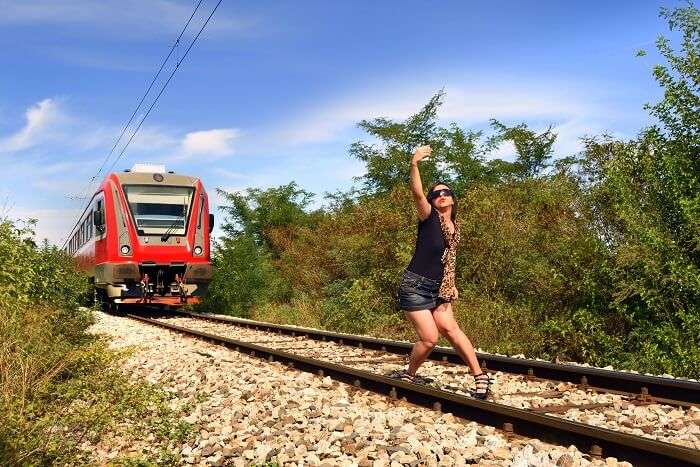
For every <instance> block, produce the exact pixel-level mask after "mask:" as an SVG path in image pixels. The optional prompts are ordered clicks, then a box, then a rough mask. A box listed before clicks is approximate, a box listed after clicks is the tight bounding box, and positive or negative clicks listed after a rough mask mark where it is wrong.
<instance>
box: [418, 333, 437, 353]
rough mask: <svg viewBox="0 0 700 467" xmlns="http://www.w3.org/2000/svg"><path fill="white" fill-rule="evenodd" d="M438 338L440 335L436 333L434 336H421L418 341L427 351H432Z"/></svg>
mask: <svg viewBox="0 0 700 467" xmlns="http://www.w3.org/2000/svg"><path fill="white" fill-rule="evenodd" d="M439 338H440V335H439V334H438V333H437V332H436V333H435V334H432V333H430V334H426V335H423V336H421V338H420V340H421V342H422V343H423V345H425V346H426V347H428V348H429V349H432V348H433V347H435V346H436V345H437V342H438V339H439Z"/></svg>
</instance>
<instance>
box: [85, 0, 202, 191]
mask: <svg viewBox="0 0 700 467" xmlns="http://www.w3.org/2000/svg"><path fill="white" fill-rule="evenodd" d="M203 1H204V0H199V2H197V5H196V6H195V7H194V10H192V14H191V15H190V17H189V18H188V19H187V22H186V23H185V25H184V26H183V28H182V31H180V34H179V35H178V36H177V39H175V42H174V43H173V45H172V47H170V51H169V52H168V55H166V57H165V58H164V59H163V62H162V63H161V64H160V68H158V71H157V72H156V74H155V75H154V76H153V79H152V80H151V84H149V85H148V89H146V92H145V93H144V94H143V96H141V99H140V100H139V103H138V104H137V105H136V108H135V109H134V111H133V112H132V113H131V116H130V117H129V120H128V121H127V122H126V125H124V128H123V129H122V131H121V133H120V134H119V137H118V138H117V140H116V141H115V142H114V145H113V146H112V149H110V151H109V153H108V154H107V156H106V157H105V158H104V160H103V161H102V164H101V165H100V168H99V169H97V172H96V173H95V175H93V176H92V178H90V181H89V182H88V184H87V186H86V187H85V188H84V189H83V190H82V191H80V193H79V194H78V196H80V195H81V194H84V196H85V197H89V196H90V193H89V192H88V190H89V189H90V185H91V184H92V182H94V181H95V180H96V179H97V177H99V176H100V174H101V173H102V169H104V167H105V165H106V164H107V161H109V159H110V157H112V154H114V150H115V149H116V148H117V146H118V145H119V142H120V141H121V140H122V138H123V137H124V134H125V133H126V130H127V129H129V126H130V125H131V122H132V121H133V120H134V117H135V116H136V114H137V113H138V111H139V110H140V109H141V105H143V102H144V101H145V100H146V97H148V94H150V92H151V89H153V85H154V84H155V83H156V81H157V80H158V77H159V76H160V73H161V72H162V71H163V68H165V65H166V63H168V60H170V57H171V56H172V55H173V52H174V51H175V50H176V49H177V47H178V46H179V45H180V39H182V36H183V35H184V34H185V31H187V27H188V26H189V25H190V23H191V22H192V18H194V15H195V14H196V13H197V10H199V7H200V5H201V4H202V2H203Z"/></svg>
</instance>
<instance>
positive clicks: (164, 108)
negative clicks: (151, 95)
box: [0, 0, 678, 242]
mask: <svg viewBox="0 0 700 467" xmlns="http://www.w3.org/2000/svg"><path fill="white" fill-rule="evenodd" d="M195 3H196V2H195V1H193V0H189V1H185V0H179V1H176V0H152V1H151V0H101V1H100V2H95V1H89V0H65V1H58V0H0V11H2V12H3V14H2V15H0V50H2V67H1V68H0V162H2V164H3V166H4V167H5V168H6V169H5V170H4V171H3V173H2V174H0V215H3V214H4V215H7V216H9V217H11V218H27V217H36V218H38V219H39V225H38V229H37V230H38V235H39V236H40V237H47V238H49V239H50V240H51V241H53V242H59V241H60V239H61V237H62V236H64V235H65V234H66V233H67V232H68V230H70V227H71V226H72V224H73V222H74V220H75V216H76V215H77V214H78V213H79V212H80V211H81V208H82V202H81V201H79V200H74V199H71V198H70V197H69V195H74V194H79V193H81V192H82V191H83V190H85V188H86V185H87V183H88V180H89V179H90V177H92V176H93V175H94V174H95V172H96V171H97V169H98V167H99V166H100V164H101V162H102V160H103V159H104V158H105V156H106V155H107V154H108V153H109V150H110V148H111V147H112V145H113V144H114V142H115V140H116V138H117V136H118V135H119V132H120V130H121V127H122V126H123V125H124V123H126V120H127V119H128V117H129V116H130V114H131V112H132V111H133V109H134V107H135V105H136V104H137V102H138V99H139V98H140V96H141V95H142V93H143V92H144V91H145V89H146V87H147V85H148V83H149V82H150V80H151V78H152V76H153V74H154V72H155V71H156V69H157V67H158V65H159V64H160V62H161V60H162V59H163V58H164V57H165V55H166V54H167V52H168V50H169V49H170V46H171V45H172V43H173V41H174V39H175V38H176V37H177V35H178V33H179V31H180V29H181V27H182V26H183V25H184V23H185V21H186V20H187V18H188V17H189V15H190V14H191V12H192V9H193V7H194V5H195ZM215 3H216V0H205V1H204V3H203V5H202V8H201V10H200V14H198V15H197V16H196V17H195V19H194V20H193V22H192V25H191V26H190V30H189V32H188V33H187V34H186V35H185V39H184V41H185V44H186V43H187V42H188V39H190V38H191V37H192V33H193V32H196V30H197V29H198V28H199V26H200V25H201V24H202V21H203V20H204V17H203V16H202V15H203V14H205V13H208V11H210V10H211V8H212V7H213V6H214V4H215ZM677 4H678V3H676V2H657V1H617V2H605V1H587V2H561V1H537V2H535V1H494V2H482V3H481V4H479V5H476V4H474V2H462V1H445V2H424V1H421V2H419V1H385V2H372V1H353V2H329V1H301V2H254V1H245V2H244V1H232V0H224V1H223V3H222V5H221V7H220V9H219V10H218V11H217V13H216V15H215V16H214V18H213V20H212V23H211V24H210V26H209V27H208V28H207V29H206V30H205V32H204V33H203V35H202V37H201V38H200V41H199V42H198V43H197V45H196V46H195V47H194V48H193V49H192V51H191V53H190V55H189V56H188V57H187V59H186V60H185V62H184V63H183V65H182V67H181V69H180V70H179V71H178V73H177V74H176V75H175V78H174V79H173V81H172V82H171V84H170V86H169V87H168V89H167V90H166V91H165V94H164V95H163V97H162V98H161V99H160V101H159V102H158V104H157V106H156V107H155V109H154V111H153V113H152V114H151V115H150V116H149V118H148V119H147V120H146V123H145V124H144V126H143V128H142V129H141V131H140V132H139V134H138V135H137V136H136V138H135V139H134V141H133V143H132V144H131V146H130V147H129V148H128V149H127V151H126V152H125V154H124V156H123V158H122V159H121V160H120V161H119V162H118V164H117V165H116V168H117V169H119V170H121V169H124V168H129V167H131V166H132V165H133V163H134V162H161V163H165V164H166V165H167V167H168V168H169V169H173V170H176V171H177V172H181V173H187V174H192V175H198V176H200V177H201V178H202V179H203V181H204V183H205V186H206V187H207V189H208V191H209V192H210V193H214V191H215V188H217V187H220V188H224V189H227V190H241V189H244V188H246V187H261V188H266V187H270V186H276V185H280V184H283V183H288V182H289V181H291V180H295V181H297V183H299V184H300V185H301V186H302V187H304V188H305V189H307V190H310V191H312V192H315V193H323V192H324V191H334V190H336V189H339V188H347V187H349V186H350V185H351V183H352V177H353V176H357V175H361V174H362V173H363V166H362V164H361V163H360V162H359V161H355V160H353V159H351V158H350V157H349V156H348V147H349V145H350V144H351V143H352V142H354V141H357V140H358V139H362V138H364V135H363V134H362V132H361V131H359V130H358V129H357V128H356V126H355V124H356V123H357V122H358V121H359V120H361V119H363V118H371V117H378V116H385V117H389V118H397V119H400V118H405V117H407V116H408V115H410V114H412V113H414V112H415V111H416V110H418V109H419V108H420V107H421V106H422V105H424V104H425V103H426V102H427V100H428V99H429V98H430V96H432V95H433V94H434V93H435V92H437V91H438V90H439V89H441V88H444V89H445V91H446V96H445V103H444V105H443V106H442V108H441V111H440V118H441V119H442V120H443V121H444V122H445V123H447V122H450V121H455V122H457V123H459V124H460V125H462V126H463V127H465V128H483V127H484V126H485V125H486V124H487V122H488V119H489V118H492V117H493V118H498V119H500V120H502V121H504V122H506V123H519V122H523V121H524V122H527V123H529V124H530V125H532V126H533V127H534V128H545V127H546V126H547V125H549V124H552V125H554V126H555V128H556V131H557V132H558V133H559V135H560V137H559V142H558V143H557V146H556V150H557V154H558V155H560V156H563V155H567V154H570V153H572V152H575V151H576V150H577V148H578V147H579V146H578V145H579V143H578V138H579V137H581V136H583V135H586V134H598V133H601V132H603V131H607V132H610V133H613V134H616V135H619V136H621V137H628V136H633V135H634V134H635V133H636V132H637V131H638V130H639V129H640V128H641V127H642V126H643V125H645V124H647V123H649V121H650V120H649V118H648V116H647V113H646V111H644V110H643V108H642V106H643V105H644V104H645V103H646V102H650V101H651V102H653V101H655V100H656V99H657V98H658V96H659V90H658V87H657V85H656V83H655V82H654V80H653V79H652V77H651V68H652V66H653V65H655V64H657V63H660V58H659V56H658V55H657V54H656V53H655V52H654V45H653V44H654V41H655V39H656V38H657V37H658V35H659V34H667V33H668V31H667V26H666V24H665V23H664V22H663V20H661V19H659V18H658V11H659V8H660V7H661V6H675V5H677ZM184 48H185V47H184V46H181V47H180V48H179V50H178V52H177V53H176V55H178V54H179V55H180V56H181V55H182V53H184ZM640 48H644V49H646V50H647V51H648V52H649V54H648V55H647V56H646V57H642V58H637V57H635V52H636V51H637V50H638V49H640ZM173 64H174V62H171V63H169V64H168V65H167V66H166V71H170V70H172V66H173ZM494 156H498V157H502V158H505V159H512V158H513V151H512V148H509V147H507V146H504V147H502V148H500V149H499V151H498V152H497V153H496V154H495V155H494ZM212 198H213V199H214V198H215V197H213V196H212ZM214 202H215V203H216V199H214ZM318 202H321V199H320V197H319V201H318Z"/></svg>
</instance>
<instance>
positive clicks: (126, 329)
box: [92, 313, 631, 467]
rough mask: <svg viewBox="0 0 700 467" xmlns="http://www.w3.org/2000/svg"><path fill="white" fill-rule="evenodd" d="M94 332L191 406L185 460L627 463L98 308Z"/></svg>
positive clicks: (139, 372)
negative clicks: (130, 349)
mask: <svg viewBox="0 0 700 467" xmlns="http://www.w3.org/2000/svg"><path fill="white" fill-rule="evenodd" d="M92 332H95V333H100V334H105V335H107V336H109V337H110V338H111V342H112V344H111V345H112V346H113V347H115V348H124V347H132V346H133V348H134V352H133V353H132V354H131V356H130V357H129V358H128V360H127V361H126V362H125V370H126V371H127V372H129V373H130V374H131V375H132V376H133V377H134V378H136V379H141V380H146V381H148V382H151V383H158V384H160V385H161V386H162V387H163V388H164V389H165V390H166V391H168V392H170V393H171V394H172V395H173V396H174V397H173V400H172V401H171V405H172V406H173V407H188V408H189V410H187V411H186V413H185V414H184V417H183V420H184V421H185V422H187V423H189V424H191V425H192V426H193V427H194V433H195V434H194V436H192V437H191V439H190V440H189V441H187V442H186V443H185V444H182V445H174V446H171V448H172V450H173V451H174V452H175V453H176V454H177V456H178V457H179V459H178V462H180V463H181V464H194V465H234V466H245V465H251V464H264V463H266V462H268V463H277V464H278V465H290V466H295V465H296V466H302V465H319V466H335V465H341V466H391V467H397V466H400V465H426V466H447V465H469V464H472V465H480V466H496V465H512V466H518V467H525V466H588V465H601V466H602V465H606V466H620V467H623V466H625V467H626V466H630V465H631V464H629V463H627V462H622V461H618V460H617V459H615V458H607V459H602V460H600V459H593V460H592V461H591V459H589V458H588V455H583V454H582V453H581V452H580V451H578V450H577V449H576V448H575V447H573V446H571V447H568V448H566V447H560V446H554V445H551V444H548V443H543V442H541V441H539V440H535V439H528V438H523V437H520V436H515V437H513V438H512V439H508V438H507V437H506V435H505V434H504V433H502V432H500V431H499V430H496V429H494V428H492V427H487V426H483V425H478V424H476V423H474V422H469V421H465V420H461V419H458V418H456V417H453V416H452V415H451V414H441V413H438V412H434V411H431V410H428V409H425V408H421V407H416V406H412V405H410V404H407V403H405V402H402V401H395V400H391V399H388V398H386V397H384V396H381V395H378V394H374V393H370V392H367V391H364V390H359V389H356V388H354V387H352V386H349V385H346V384H343V383H338V382H336V381H333V380H331V379H330V378H329V377H325V378H322V377H319V376H316V375H313V374H310V373H304V372H301V371H297V370H293V369H290V368H288V367H286V366H284V365H281V364H279V363H270V362H267V361H264V360H260V359H256V358H252V357H250V356H248V355H244V354H241V353H237V352H235V351H232V350H229V349H226V348H223V347H220V346H216V345H213V344H209V343H206V342H203V341H200V340H197V339H194V338H190V337H186V336H182V335H179V334H177V333H173V332H170V331H168V330H165V329H161V328H157V327H154V326H150V325H147V324H145V323H140V322H136V321H134V320H130V319H128V318H121V317H115V316H111V315H106V314H103V313H97V323H96V324H95V325H94V326H93V328H92ZM150 438H151V439H152V437H150ZM148 439H149V434H147V433H144V434H143V436H142V438H141V440H139V442H138V443H134V442H133V440H124V443H123V444H121V445H120V444H119V439H116V440H110V445H109V446H95V447H94V452H95V455H96V457H97V459H96V461H97V462H99V463H104V462H108V461H109V460H110V459H111V458H114V457H115V456H123V455H127V454H129V453H134V452H137V451H138V449H142V450H144V451H146V452H149V451H150V452H155V451H156V450H157V447H156V446H152V445H149V443H148Z"/></svg>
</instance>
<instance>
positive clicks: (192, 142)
mask: <svg viewBox="0 0 700 467" xmlns="http://www.w3.org/2000/svg"><path fill="white" fill-rule="evenodd" d="M240 134H241V132H240V131H239V130H237V129H235V128H216V129H212V130H203V131H193V132H190V133H187V134H186V135H185V137H184V139H183V140H182V144H181V148H180V158H188V157H193V156H204V157H212V158H219V157H225V156H230V155H231V154H233V153H234V148H233V141H234V140H235V139H236V138H238V137H239V136H240Z"/></svg>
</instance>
